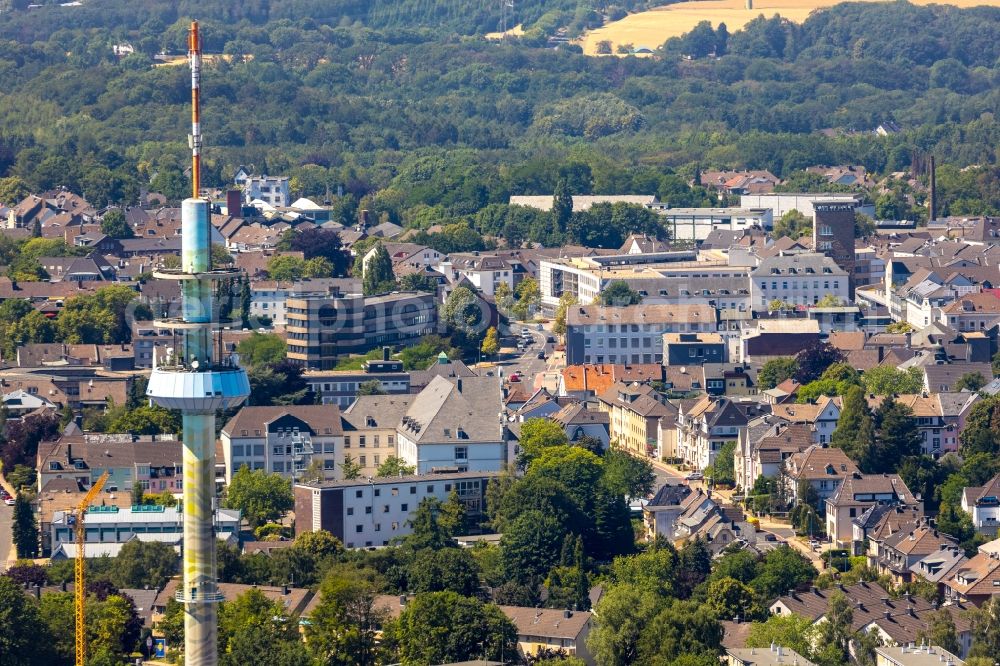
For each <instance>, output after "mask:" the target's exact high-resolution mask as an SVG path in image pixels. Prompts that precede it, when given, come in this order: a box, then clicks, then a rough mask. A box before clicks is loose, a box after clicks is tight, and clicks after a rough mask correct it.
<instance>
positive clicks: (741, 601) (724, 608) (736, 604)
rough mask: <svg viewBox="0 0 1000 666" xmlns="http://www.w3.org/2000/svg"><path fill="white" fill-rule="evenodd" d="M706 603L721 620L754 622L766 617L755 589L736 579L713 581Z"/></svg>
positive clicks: (709, 587) (710, 584)
mask: <svg viewBox="0 0 1000 666" xmlns="http://www.w3.org/2000/svg"><path fill="white" fill-rule="evenodd" d="M705 603H706V604H708V607H709V609H710V610H711V611H712V613H713V614H714V615H715V617H716V618H717V619H719V620H729V619H732V618H734V617H739V618H741V619H743V620H753V619H759V618H760V617H761V616H762V615H764V610H763V608H762V607H761V605H760V602H759V601H758V599H757V595H756V594H755V593H754V591H753V589H751V588H750V587H749V586H748V585H745V584H743V583H741V582H740V581H738V580H736V579H735V578H729V577H723V578H718V579H716V580H713V581H711V582H710V583H709V584H708V591H707V596H706V599H705Z"/></svg>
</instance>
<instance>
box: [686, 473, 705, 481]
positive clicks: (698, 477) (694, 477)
mask: <svg viewBox="0 0 1000 666" xmlns="http://www.w3.org/2000/svg"><path fill="white" fill-rule="evenodd" d="M704 478H705V475H704V474H702V473H701V472H688V475H687V476H685V477H684V480H685V481H701V480H702V479H704Z"/></svg>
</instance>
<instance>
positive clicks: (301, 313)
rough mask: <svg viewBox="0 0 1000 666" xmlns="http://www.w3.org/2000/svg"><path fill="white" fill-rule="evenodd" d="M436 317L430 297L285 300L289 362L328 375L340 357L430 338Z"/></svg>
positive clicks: (397, 295)
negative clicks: (324, 372)
mask: <svg viewBox="0 0 1000 666" xmlns="http://www.w3.org/2000/svg"><path fill="white" fill-rule="evenodd" d="M437 314H438V308H437V302H436V301H435V298H434V295H433V294H427V293H422V292H412V291H407V292H393V293H391V294H385V295H381V296H369V297H365V296H360V295H357V294H354V295H347V296H343V297H336V296H332V297H331V296H307V297H295V298H289V299H288V300H287V318H288V325H287V331H288V360H289V361H291V362H292V363H295V364H297V365H301V366H303V367H305V368H308V369H310V370H329V369H331V368H333V367H334V365H336V362H337V359H339V358H340V357H342V356H346V355H348V354H353V353H364V352H367V351H369V350H371V349H375V348H377V347H381V346H386V345H389V346H393V345H402V344H406V343H408V342H410V341H413V340H416V339H418V338H421V337H423V336H425V335H429V334H431V333H433V332H434V331H435V330H436V328H437Z"/></svg>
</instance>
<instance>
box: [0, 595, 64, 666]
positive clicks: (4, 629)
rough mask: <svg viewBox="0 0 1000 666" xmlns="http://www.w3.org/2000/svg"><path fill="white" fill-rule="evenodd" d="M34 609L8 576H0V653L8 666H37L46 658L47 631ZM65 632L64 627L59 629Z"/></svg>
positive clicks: (36, 609)
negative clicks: (9, 665)
mask: <svg viewBox="0 0 1000 666" xmlns="http://www.w3.org/2000/svg"><path fill="white" fill-rule="evenodd" d="M43 626H44V625H42V624H41V622H40V619H39V615H38V608H37V606H36V605H35V604H34V603H32V601H30V600H29V598H28V595H26V594H25V593H24V590H23V589H22V588H21V587H20V586H19V585H18V584H17V583H16V582H14V579H13V578H10V577H9V576H0V654H3V655H4V657H3V658H4V663H5V664H11V666H34V665H35V664H38V665H39V666H41V665H42V664H45V663H50V662H48V661H47V660H48V657H47V656H46V650H45V649H44V648H45V647H46V644H47V642H48V641H49V640H51V638H48V637H47V636H46V634H47V633H48V632H47V631H44V630H43V629H42V627H43ZM63 629H64V630H65V627H64V628H63Z"/></svg>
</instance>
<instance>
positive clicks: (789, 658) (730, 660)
mask: <svg viewBox="0 0 1000 666" xmlns="http://www.w3.org/2000/svg"><path fill="white" fill-rule="evenodd" d="M722 661H723V663H725V664H726V665H727V666H788V665H789V664H798V665H799V666H816V665H815V664H813V662H811V661H809V660H808V659H806V658H805V657H803V656H802V655H800V654H799V653H798V652H796V651H795V650H793V649H791V648H789V647H785V646H782V645H773V644H772V645H771V647H770V648H726V654H725V656H724V657H723V658H722Z"/></svg>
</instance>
